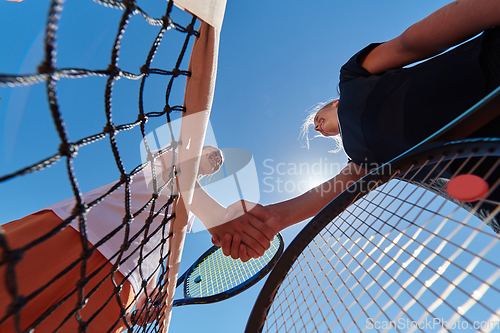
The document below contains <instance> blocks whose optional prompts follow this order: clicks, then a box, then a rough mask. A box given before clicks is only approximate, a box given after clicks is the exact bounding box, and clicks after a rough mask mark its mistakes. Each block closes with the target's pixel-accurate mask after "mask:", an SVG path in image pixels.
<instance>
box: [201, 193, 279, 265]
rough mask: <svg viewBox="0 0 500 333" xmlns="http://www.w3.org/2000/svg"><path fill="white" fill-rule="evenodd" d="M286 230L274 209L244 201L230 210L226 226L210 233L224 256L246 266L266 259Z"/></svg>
mask: <svg viewBox="0 0 500 333" xmlns="http://www.w3.org/2000/svg"><path fill="white" fill-rule="evenodd" d="M282 229H283V228H282V227H281V223H280V219H279V218H278V214H277V212H276V210H275V209H273V206H272V205H269V206H262V205H260V204H256V203H253V202H250V201H246V200H241V201H237V202H235V203H234V204H232V205H230V206H229V207H227V209H226V215H225V216H224V222H223V223H222V224H219V225H217V226H215V227H212V228H209V229H208V231H209V232H210V234H211V235H212V243H213V244H214V245H216V246H219V247H222V251H223V253H224V255H226V256H231V257H232V258H233V259H238V258H240V259H241V261H243V262H246V261H248V260H250V259H252V258H258V257H260V256H262V255H263V254H264V252H265V251H266V250H267V249H269V247H270V244H271V241H272V240H273V238H274V236H275V235H276V234H277V233H278V232H280V231H281V230H282Z"/></svg>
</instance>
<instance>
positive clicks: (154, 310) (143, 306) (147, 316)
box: [127, 288, 162, 326]
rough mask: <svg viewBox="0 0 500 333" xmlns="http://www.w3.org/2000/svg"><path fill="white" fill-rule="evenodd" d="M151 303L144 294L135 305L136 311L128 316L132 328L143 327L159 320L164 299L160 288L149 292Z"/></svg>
mask: <svg viewBox="0 0 500 333" xmlns="http://www.w3.org/2000/svg"><path fill="white" fill-rule="evenodd" d="M148 296H149V301H148V300H147V298H146V295H144V293H142V294H141V296H140V297H139V299H138V300H137V303H136V305H135V310H134V311H131V312H130V313H129V314H128V315H127V320H128V322H129V323H130V326H134V325H139V326H143V325H144V324H149V323H152V322H153V321H154V320H156V318H158V315H159V312H160V309H161V308H162V307H161V304H162V298H161V292H160V290H159V289H158V288H153V289H150V290H148Z"/></svg>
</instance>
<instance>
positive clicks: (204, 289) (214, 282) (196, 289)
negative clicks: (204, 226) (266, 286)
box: [185, 237, 280, 298]
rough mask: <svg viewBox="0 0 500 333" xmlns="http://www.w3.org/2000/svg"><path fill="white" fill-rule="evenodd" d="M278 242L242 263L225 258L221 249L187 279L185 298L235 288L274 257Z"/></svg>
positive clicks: (273, 242)
mask: <svg viewBox="0 0 500 333" xmlns="http://www.w3.org/2000/svg"><path fill="white" fill-rule="evenodd" d="M279 246H280V241H279V239H278V237H275V239H274V240H273V241H272V242H271V247H270V249H269V250H267V251H266V252H265V254H264V255H263V256H262V257H260V258H257V259H250V260H249V261H248V262H246V263H244V262H242V261H241V260H239V259H238V260H234V259H232V258H231V257H226V256H225V255H224V254H223V253H222V250H221V249H218V250H216V251H215V252H213V253H211V254H210V255H209V256H208V257H206V258H205V259H204V260H203V261H202V262H200V264H198V265H197V266H196V267H195V269H193V271H192V272H191V274H190V275H189V276H188V278H187V291H186V295H185V296H186V297H193V298H198V297H208V296H213V295H215V294H219V293H222V292H226V291H228V290H230V289H232V288H235V287H237V286H239V285H241V284H243V283H245V282H246V281H248V280H249V279H250V278H252V277H253V276H255V275H256V274H258V273H259V272H260V271H261V270H262V269H263V268H264V267H265V266H266V265H267V264H268V263H269V262H270V261H271V260H272V259H273V257H274V255H275V254H276V252H277V251H278V248H279Z"/></svg>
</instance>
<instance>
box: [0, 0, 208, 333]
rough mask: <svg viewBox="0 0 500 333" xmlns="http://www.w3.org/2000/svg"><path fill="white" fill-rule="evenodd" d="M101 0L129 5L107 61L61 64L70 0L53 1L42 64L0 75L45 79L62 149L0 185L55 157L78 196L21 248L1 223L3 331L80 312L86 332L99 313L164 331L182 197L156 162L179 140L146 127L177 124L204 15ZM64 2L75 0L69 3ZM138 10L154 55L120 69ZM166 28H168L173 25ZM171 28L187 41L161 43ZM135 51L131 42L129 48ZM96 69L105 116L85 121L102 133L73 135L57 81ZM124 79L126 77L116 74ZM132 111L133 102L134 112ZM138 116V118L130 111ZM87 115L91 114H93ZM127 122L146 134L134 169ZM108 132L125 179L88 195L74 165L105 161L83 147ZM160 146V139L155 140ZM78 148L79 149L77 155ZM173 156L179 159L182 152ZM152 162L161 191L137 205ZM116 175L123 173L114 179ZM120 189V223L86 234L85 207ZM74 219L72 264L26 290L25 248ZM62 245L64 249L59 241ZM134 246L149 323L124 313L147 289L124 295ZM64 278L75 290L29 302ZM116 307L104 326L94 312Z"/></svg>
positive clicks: (13, 80) (117, 322)
mask: <svg viewBox="0 0 500 333" xmlns="http://www.w3.org/2000/svg"><path fill="white" fill-rule="evenodd" d="M95 2H96V3H97V4H98V5H101V6H98V5H95V6H94V7H95V11H96V12H98V11H99V12H100V13H102V12H103V11H105V12H106V13H105V15H110V16H111V15H115V14H113V13H116V12H117V11H116V10H120V11H121V13H122V14H121V19H120V21H119V25H118V27H117V33H116V38H115V39H114V43H113V44H112V45H109V50H110V61H109V63H108V64H107V68H101V69H84V68H61V67H58V64H57V63H56V60H58V47H57V43H56V41H57V32H58V28H59V25H60V21H61V20H63V18H64V12H63V5H64V1H62V0H55V1H53V2H52V3H51V4H50V8H49V13H48V20H47V24H46V30H45V40H44V48H45V51H44V60H43V62H42V63H41V65H40V66H39V67H38V73H35V74H14V75H0V87H6V88H17V87H20V86H25V85H35V84H38V85H39V84H45V85H46V100H47V101H48V107H49V109H50V113H51V118H52V120H53V124H54V125H55V128H56V130H57V135H58V139H59V149H58V150H57V151H54V153H53V154H52V155H51V156H48V157H46V158H43V160H41V161H40V162H37V163H32V164H30V165H28V166H26V167H24V168H21V169H19V170H17V171H14V172H9V173H8V174H4V175H0V184H5V183H10V182H15V181H17V180H18V179H20V178H22V177H23V176H24V175H26V174H29V173H34V172H36V173H42V174H43V173H44V172H46V168H47V167H49V166H53V165H59V164H65V169H66V173H67V176H68V178H69V181H70V184H71V188H72V192H73V194H74V200H75V205H74V208H73V210H72V213H71V216H70V217H69V218H67V219H66V220H64V221H62V222H61V223H59V224H58V225H54V226H51V227H50V228H49V229H47V230H44V231H43V233H42V235H41V236H39V237H36V238H35V239H31V240H30V241H29V242H28V243H26V244H24V245H23V246H21V247H16V246H12V245H11V243H12V242H10V239H9V234H8V232H7V231H5V230H7V229H8V228H7V227H6V226H4V227H5V228H0V251H1V262H0V274H1V276H0V279H1V280H0V283H1V284H2V286H3V289H2V290H3V292H4V295H2V297H3V298H2V299H1V300H0V302H1V303H2V304H3V305H2V306H1V309H3V310H4V311H3V312H2V313H0V331H2V332H4V329H5V332H9V331H11V330H12V331H14V332H25V331H29V330H30V329H35V330H36V331H38V330H37V328H39V327H41V326H43V325H44V323H46V322H47V321H52V322H54V321H57V323H55V324H53V325H55V326H50V327H51V330H55V331H64V332H66V331H67V329H66V327H67V326H65V325H68V324H69V323H70V322H75V319H76V322H75V324H73V326H71V327H76V328H75V330H78V331H80V332H86V331H96V330H95V329H90V328H91V327H92V325H93V322H94V324H95V325H97V323H98V325H100V327H98V328H97V331H98V332H112V331H119V330H122V329H127V328H128V329H129V331H133V332H139V331H141V332H142V331H148V332H149V331H151V332H157V331H161V330H162V327H161V326H162V324H161V322H162V321H163V317H162V316H163V311H164V308H163V305H162V304H164V303H165V302H164V300H165V298H166V297H167V296H166V295H165V293H164V289H165V284H166V283H168V281H167V279H166V278H165V276H166V274H167V271H168V269H166V268H165V267H166V265H165V262H166V261H167V259H168V256H169V247H168V239H169V238H170V237H171V236H172V234H171V231H170V223H169V222H170V220H171V219H172V218H173V217H174V216H175V214H173V213H172V214H168V212H169V209H171V207H170V206H171V205H172V203H173V202H174V199H175V195H172V194H170V193H175V192H174V191H173V185H172V182H171V181H160V179H159V178H160V177H158V175H157V174H156V172H155V168H154V167H152V165H153V163H154V161H155V160H156V159H157V158H159V157H160V156H161V155H162V154H165V153H168V152H172V151H174V150H175V149H176V147H177V141H176V139H175V135H174V130H173V129H172V128H171V127H170V128H169V130H170V142H169V143H168V144H167V145H162V148H161V149H159V150H158V149H154V148H152V146H151V144H150V143H148V138H149V137H148V136H147V127H146V126H151V128H154V127H155V126H156V127H158V126H159V125H161V124H163V125H164V124H166V123H168V124H170V121H171V120H172V117H180V115H181V114H182V112H183V111H185V110H184V107H183V101H182V98H183V96H182V94H183V89H184V86H185V78H186V77H187V76H189V75H190V73H189V72H188V71H187V70H185V69H183V66H184V67H185V68H187V63H188V60H189V59H186V58H187V57H188V55H187V50H188V47H189V45H190V41H192V40H193V39H194V38H193V37H195V36H197V34H198V33H197V31H196V23H197V20H196V17H194V16H191V15H190V14H187V13H185V12H182V11H180V10H179V9H176V8H175V7H174V6H173V2H172V1H170V2H164V7H166V9H165V11H164V12H163V13H159V14H157V15H158V16H161V18H153V17H152V16H150V15H148V13H146V12H145V11H144V10H143V9H141V8H140V7H139V5H138V4H137V3H136V2H135V1H133V0H123V1H113V0H109V1H95ZM67 5H69V3H68V4H67ZM72 5H74V3H72ZM145 5H147V4H145ZM111 12H113V13H111ZM108 13H109V14H108ZM173 13H174V15H173ZM82 15H83V14H82ZM155 15H156V14H155ZM175 15H180V16H181V20H184V21H186V22H187V23H183V24H180V23H176V22H175V21H174V19H175ZM132 17H137V18H136V19H142V24H147V25H149V26H151V27H153V28H154V29H155V31H156V36H155V35H151V36H141V38H143V39H144V40H150V41H151V42H152V45H151V46H150V49H149V52H145V54H147V57H146V58H145V59H142V60H141V63H135V64H134V65H133V68H135V69H136V70H135V71H134V72H132V71H125V70H122V69H121V68H120V63H119V56H120V51H121V50H122V38H124V36H125V35H126V33H127V32H129V31H130V29H129V21H130V20H131V18H132ZM85 23H86V24H93V23H92V17H88V18H87V20H86V22H85ZM74 24H75V31H77V32H83V33H84V32H85V26H83V25H78V24H79V22H74ZM167 31H168V34H166V32H167ZM170 34H175V38H177V40H179V39H181V40H182V42H181V43H179V45H180V46H179V45H174V46H169V47H168V48H163V49H160V43H162V41H163V44H165V43H167V42H169V41H168V40H165V39H166V36H167V35H170ZM179 36H180V37H179ZM75 38H76V37H75ZM150 44H151V43H150ZM128 51H130V47H129V49H128ZM157 52H158V53H159V52H162V53H165V52H168V56H169V57H172V54H176V55H177V57H176V59H174V60H173V63H172V64H169V65H167V66H171V67H168V69H160V68H155V65H156V63H158V62H159V63H160V64H163V63H164V61H163V60H164V58H166V57H167V55H164V54H162V53H159V56H162V58H163V59H160V61H155V55H156V54H157ZM66 62H68V59H64V60H62V61H61V62H60V63H63V64H64V63H66ZM92 77H100V78H102V79H103V80H105V83H104V82H102V81H100V82H99V84H102V86H104V89H102V88H101V97H100V101H101V107H100V110H99V112H100V115H99V116H95V117H94V118H93V119H88V120H89V121H91V122H92V123H94V124H95V123H96V122H100V124H101V125H100V126H101V128H103V129H102V131H101V132H96V133H94V134H91V135H88V136H83V137H80V138H78V139H74V137H75V136H76V135H74V134H72V132H71V131H69V130H68V127H67V126H66V124H65V115H67V114H68V113H71V112H72V109H71V107H66V104H65V105H64V106H63V105H62V103H61V102H60V100H59V98H60V95H61V94H62V93H59V92H58V89H57V88H59V87H60V86H59V85H60V84H61V83H62V82H66V81H67V80H69V79H79V80H77V81H82V80H90V79H91V78H92ZM159 77H161V78H166V79H161V80H160V79H158V78H159ZM119 79H121V80H120V81H118V80H119ZM148 80H149V81H152V84H149V85H148V87H150V88H151V87H152V86H154V89H155V91H157V90H158V86H161V89H162V91H163V97H162V96H161V95H159V96H158V95H157V94H156V93H154V92H152V93H149V94H148V91H147V89H146V82H148ZM129 81H138V82H140V84H139V85H138V89H137V95H138V106H131V105H128V107H127V110H126V112H125V110H123V109H124V108H123V107H116V105H120V104H119V101H118V104H116V103H117V101H116V100H117V98H120V96H119V94H116V93H115V94H114V90H116V89H117V90H120V84H127V82H129ZM91 83H92V82H91ZM175 89H177V90H182V94H181V95H180V97H179V96H178V95H179V94H177V93H176V94H174V93H173V90H175ZM61 90H62V91H67V89H66V90H65V89H64V88H63V89H61ZM102 92H104V94H103V95H104V107H102ZM153 95H154V96H153ZM150 97H153V98H155V99H156V102H157V104H158V103H161V100H162V98H164V102H163V110H161V111H148V110H147V109H148V107H146V106H145V105H146V104H147V103H146V102H145V100H146V99H148V98H150ZM91 104H92V102H90V101H89V107H91V106H90V105H91ZM158 105H159V104H158ZM112 106H113V107H112ZM130 110H133V112H131V111H130ZM94 113H95V112H94ZM131 115H132V117H133V118H131ZM89 117H91V116H90V113H89ZM122 120H123V121H122ZM146 123H148V125H146ZM169 126H170V125H169ZM50 130H52V129H50ZM128 130H134V131H135V132H140V137H142V140H143V147H144V149H145V154H146V156H147V162H145V163H141V164H139V165H136V166H135V167H132V168H130V167H127V166H126V165H127V163H125V162H124V161H123V159H122V155H123V151H124V145H123V144H122V145H121V146H120V140H121V136H122V135H123V133H124V131H128ZM107 139H108V140H109V141H108V143H107V144H108V145H109V150H110V151H111V153H110V154H112V158H113V160H114V164H115V165H116V169H117V170H118V172H119V177H118V178H119V180H118V181H117V182H116V183H114V185H113V186H110V187H109V191H107V192H106V193H105V194H103V195H101V196H99V197H97V198H93V199H92V200H88V199H86V198H85V196H84V195H83V194H82V192H83V191H82V190H81V185H80V184H79V182H78V180H77V173H76V172H75V170H74V169H75V168H74V164H75V163H78V162H77V161H78V159H79V158H80V157H81V158H90V159H94V160H95V161H96V163H98V160H99V159H100V158H101V156H92V155H90V154H86V153H85V152H86V149H88V145H97V144H101V145H104V144H106V141H107ZM153 146H154V147H157V145H156V144H154V145H153ZM77 153H80V154H79V155H77ZM172 155H173V157H174V160H175V154H172ZM148 168H149V170H151V173H152V179H153V181H152V183H153V188H154V190H153V191H152V194H151V197H150V198H149V199H148V200H146V201H145V202H144V203H142V208H141V209H139V210H134V209H132V208H131V205H130V201H131V184H132V182H133V181H134V177H137V175H138V174H140V173H141V172H143V171H144V170H146V169H148ZM172 177H173V172H172V173H171V174H170V179H172ZM163 178H165V176H163ZM112 180H116V178H115V179H112ZM80 182H82V181H80ZM167 189H168V191H169V192H168V193H169V199H168V200H166V201H162V202H160V201H159V199H158V198H159V196H160V194H161V193H162V191H166V190H167ZM49 190H50V189H49ZM116 191H123V193H124V195H123V198H124V200H123V206H124V210H123V211H124V214H123V219H122V220H121V221H118V222H117V223H116V228H115V229H114V230H113V231H112V232H110V233H109V234H108V235H107V236H106V237H104V238H102V239H101V240H100V241H98V242H96V243H94V244H92V243H90V242H89V239H88V229H87V218H86V217H87V214H88V212H89V211H91V210H92V209H93V208H94V207H97V205H99V204H100V203H101V202H102V201H103V200H104V199H105V198H106V197H107V196H108V195H111V194H112V193H114V192H116ZM145 212H146V213H147V216H148V217H147V218H146V219H145V222H144V224H143V225H142V227H141V228H140V230H139V231H138V232H137V233H132V232H131V229H130V225H131V222H132V221H133V220H134V217H136V216H138V215H139V214H141V213H145ZM72 221H78V222H77V223H78V226H79V227H78V232H79V248H80V253H79V256H77V257H75V258H70V263H69V265H67V267H66V268H65V269H63V270H62V271H57V272H54V274H53V276H52V277H51V278H49V279H48V282H44V283H42V285H41V286H38V287H36V289H35V290H31V291H30V292H28V293H27V292H26V291H25V290H26V288H24V287H23V286H21V284H22V283H24V282H23V281H21V280H20V279H23V277H22V276H21V275H20V270H19V269H18V268H19V265H20V263H22V262H23V259H25V258H26V257H27V253H30V251H31V252H33V251H38V246H39V245H40V244H43V243H44V242H50V241H51V240H54V239H56V238H55V237H56V236H57V235H60V233H61V232H63V231H64V230H67V229H69V227H67V226H68V225H69V224H70V223H71V222H72ZM66 227H67V228H66ZM117 233H121V234H123V241H122V245H121V247H120V248H119V249H116V251H115V252H114V253H113V254H112V255H110V258H108V259H107V260H106V261H104V262H101V263H99V264H97V265H94V266H90V265H89V260H90V258H92V256H93V255H95V253H96V252H97V251H96V250H99V251H100V250H101V249H102V248H103V247H105V246H106V244H107V242H108V241H109V239H111V238H112V237H113V236H114V235H116V234H117ZM153 238H154V239H155V240H157V239H161V241H159V242H158V244H155V246H154V247H149V250H146V247H145V244H147V243H148V241H151V239H153ZM60 251H62V252H64V251H65V249H64V248H62V249H60ZM148 251H149V252H148ZM152 252H155V253H158V252H159V256H160V260H159V261H158V262H155V264H156V265H157V267H156V268H154V269H152V270H151V269H149V270H148V272H150V273H149V274H145V273H144V269H143V263H144V261H145V260H147V258H148V256H150V255H151V253H152ZM133 255H135V256H138V258H139V259H138V260H137V266H136V267H135V269H134V270H137V271H138V272H139V276H140V278H141V280H142V281H140V282H139V284H140V286H141V290H142V294H143V295H146V298H147V301H146V302H145V304H147V305H146V306H144V307H142V308H141V309H137V310H138V312H137V313H136V316H135V317H136V318H145V317H148V320H144V321H143V320H142V319H141V320H140V321H139V324H141V323H142V326H139V325H135V326H131V325H130V322H129V321H128V320H127V314H129V313H130V312H131V311H132V310H134V304H135V301H137V299H138V297H139V295H140V294H141V293H140V292H139V293H136V295H135V296H133V299H132V300H130V299H128V300H127V299H126V297H127V295H123V288H124V287H125V286H126V284H127V281H128V278H129V277H130V276H129V275H130V274H132V272H130V273H129V275H125V276H124V275H123V274H119V271H118V269H119V268H120V265H121V264H123V263H124V262H125V261H126V260H127V259H128V258H129V257H130V256H133ZM46 260H47V264H46V266H45V267H47V270H50V269H49V268H50V267H48V266H49V264H48V263H50V260H51V258H46ZM55 260H57V259H55ZM34 269H36V268H34ZM75 270H76V271H77V276H78V278H77V279H76V280H75V281H73V282H69V281H70V280H69V277H68V276H69V274H70V273H71V271H75ZM39 273H40V272H36V271H34V272H33V275H38V274H39ZM96 279H98V281H95V280H96ZM152 279H156V280H157V281H158V283H157V285H156V288H155V289H154V290H151V289H149V290H148V289H147V285H148V284H149V283H150V282H151V280H152ZM92 281H93V282H92ZM91 282H92V283H91ZM57 283H59V284H63V285H66V286H68V288H69V289H68V290H67V291H66V292H64V293H63V295H62V296H60V297H59V298H57V299H54V300H53V302H52V303H45V308H39V307H38V306H37V307H38V308H37V311H38V312H36V311H35V312H31V310H30V309H31V308H30V304H35V303H36V302H37V298H39V297H41V296H42V295H44V293H46V292H47V290H48V289H50V288H51V286H53V285H54V284H57ZM104 285H108V287H107V288H108V290H109V289H110V288H111V290H112V292H111V293H110V294H109V295H108V296H102V295H103V294H104V293H103V292H102V288H104ZM110 286H111V287H110ZM97 296H100V297H101V299H103V300H102V301H101V303H99V304H97V305H96V304H91V303H92V302H93V299H94V297H97ZM158 300H160V301H161V300H163V302H159V301H158ZM69 302H71V305H70V309H71V310H70V311H68V312H65V313H63V314H62V315H61V314H58V315H57V319H56V318H55V317H56V314H57V313H58V309H61V308H63V307H64V306H66V307H67V306H68V305H67V303H69ZM109 307H114V308H115V309H117V310H116V311H115V313H116V317H114V318H112V319H111V320H108V322H111V323H110V324H109V326H106V327H102V326H101V325H102V321H97V319H96V318H99V314H100V313H101V312H104V311H105V310H106V309H107V308H109ZM89 309H91V310H89ZM59 312H60V311H59ZM106 315H107V314H106ZM107 316H108V315H107ZM148 322H149V324H148ZM95 325H94V326H95ZM42 331H43V329H42Z"/></svg>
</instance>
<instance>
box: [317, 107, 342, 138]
mask: <svg viewBox="0 0 500 333" xmlns="http://www.w3.org/2000/svg"><path fill="white" fill-rule="evenodd" d="M338 105H339V101H338V100H336V101H333V102H332V104H330V105H328V106H325V107H324V108H322V109H321V110H319V111H318V113H316V116H315V117H314V130H315V131H317V132H320V133H321V134H322V135H323V136H334V135H338V134H339V133H340V131H339V118H338V116H337V107H338Z"/></svg>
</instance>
